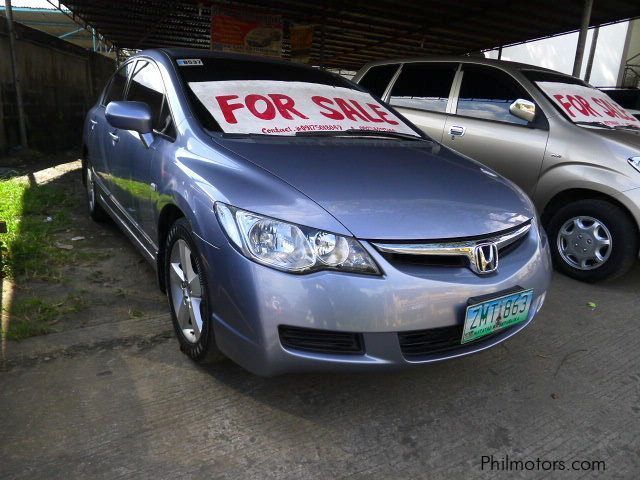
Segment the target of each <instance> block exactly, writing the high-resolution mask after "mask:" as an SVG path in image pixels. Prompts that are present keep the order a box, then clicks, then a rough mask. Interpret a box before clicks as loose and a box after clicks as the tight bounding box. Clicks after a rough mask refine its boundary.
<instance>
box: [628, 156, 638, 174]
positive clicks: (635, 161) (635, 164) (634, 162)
mask: <svg viewBox="0 0 640 480" xmlns="http://www.w3.org/2000/svg"><path fill="white" fill-rule="evenodd" d="M627 161H628V162H629V165H631V166H632V167H633V168H635V169H636V170H637V171H639V172H640V157H630V158H629V160H627Z"/></svg>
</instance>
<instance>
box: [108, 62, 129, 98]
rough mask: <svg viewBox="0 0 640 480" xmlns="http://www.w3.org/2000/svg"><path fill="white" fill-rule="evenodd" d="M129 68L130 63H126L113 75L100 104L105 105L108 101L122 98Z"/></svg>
mask: <svg viewBox="0 0 640 480" xmlns="http://www.w3.org/2000/svg"><path fill="white" fill-rule="evenodd" d="M130 70H131V63H127V64H126V65H123V66H122V67H120V68H119V69H118V71H117V72H116V73H115V74H114V75H113V77H112V78H111V83H109V86H108V87H107V90H106V92H105V94H104V97H103V99H102V105H104V106H105V107H106V106H107V105H109V102H117V101H119V100H123V99H124V89H125V88H126V87H127V77H128V76H129V71H130Z"/></svg>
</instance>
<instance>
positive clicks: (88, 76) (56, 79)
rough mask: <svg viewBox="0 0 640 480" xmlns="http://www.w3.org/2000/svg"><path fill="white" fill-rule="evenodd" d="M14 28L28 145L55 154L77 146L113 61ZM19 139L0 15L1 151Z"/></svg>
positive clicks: (61, 41)
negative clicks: (86, 118)
mask: <svg viewBox="0 0 640 480" xmlns="http://www.w3.org/2000/svg"><path fill="white" fill-rule="evenodd" d="M15 30H16V36H17V55H18V69H19V72H20V81H21V85H22V92H23V102H24V105H25V113H26V116H27V132H28V139H29V146H30V147H31V148H33V149H36V150H41V151H44V152H53V151H58V150H63V149H67V148H71V147H74V146H77V145H79V144H80V142H81V138H82V122H83V119H84V115H85V113H86V111H87V110H88V109H89V107H90V106H91V105H92V104H93V103H94V102H95V100H96V98H97V96H98V95H99V93H100V92H101V90H102V88H103V86H104V84H105V83H106V81H107V79H108V78H109V76H110V75H111V73H112V72H113V71H114V69H115V62H114V61H113V60H112V59H110V58H108V57H105V56H104V55H100V54H97V53H94V52H91V51H88V50H84V49H82V48H80V47H77V46H75V45H72V44H70V43H68V42H66V41H64V40H60V39H58V38H56V37H53V36H51V35H48V34H46V33H43V32H40V31H38V30H34V29H32V28H29V27H25V26H24V25H21V24H15ZM18 138H19V135H18V114H17V109H16V102H15V89H14V85H13V77H12V73H11V63H10V52H9V37H8V35H7V25H6V19H5V18H4V17H0V155H2V154H6V153H7V152H8V151H9V150H10V149H11V148H12V147H14V146H16V145H18V143H19V142H18Z"/></svg>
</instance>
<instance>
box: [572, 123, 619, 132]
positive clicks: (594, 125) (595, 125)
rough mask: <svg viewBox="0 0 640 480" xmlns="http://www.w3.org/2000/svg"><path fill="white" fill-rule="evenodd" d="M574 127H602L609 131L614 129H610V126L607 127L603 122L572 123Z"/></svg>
mask: <svg viewBox="0 0 640 480" xmlns="http://www.w3.org/2000/svg"><path fill="white" fill-rule="evenodd" d="M573 123H575V124H576V125H589V126H592V127H602V128H608V129H609V130H613V128H614V127H612V126H611V125H607V124H606V123H604V122H573Z"/></svg>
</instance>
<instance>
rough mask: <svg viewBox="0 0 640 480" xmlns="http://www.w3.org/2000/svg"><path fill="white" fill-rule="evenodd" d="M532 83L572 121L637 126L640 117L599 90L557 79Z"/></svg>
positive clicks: (639, 123)
mask: <svg viewBox="0 0 640 480" xmlns="http://www.w3.org/2000/svg"><path fill="white" fill-rule="evenodd" d="M536 83H537V85H538V86H539V87H540V89H541V90H542V91H543V92H544V93H546V94H547V96H548V97H549V98H550V99H551V100H552V101H553V102H554V103H555V104H556V105H558V107H560V109H561V110H562V111H563V112H564V113H566V114H567V116H568V117H569V120H571V121H572V122H574V123H581V122H587V123H598V122H601V123H604V124H605V125H609V126H612V127H614V126H620V125H633V126H636V127H640V120H638V119H636V118H635V117H634V116H633V115H631V114H630V113H629V112H627V111H626V110H625V109H624V108H622V107H621V106H620V105H618V104H617V103H616V102H614V101H613V100H612V99H611V97H609V96H608V95H607V94H606V93H604V92H602V91H600V90H597V89H595V88H591V87H585V86H584V85H574V84H569V83H561V82H536Z"/></svg>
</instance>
